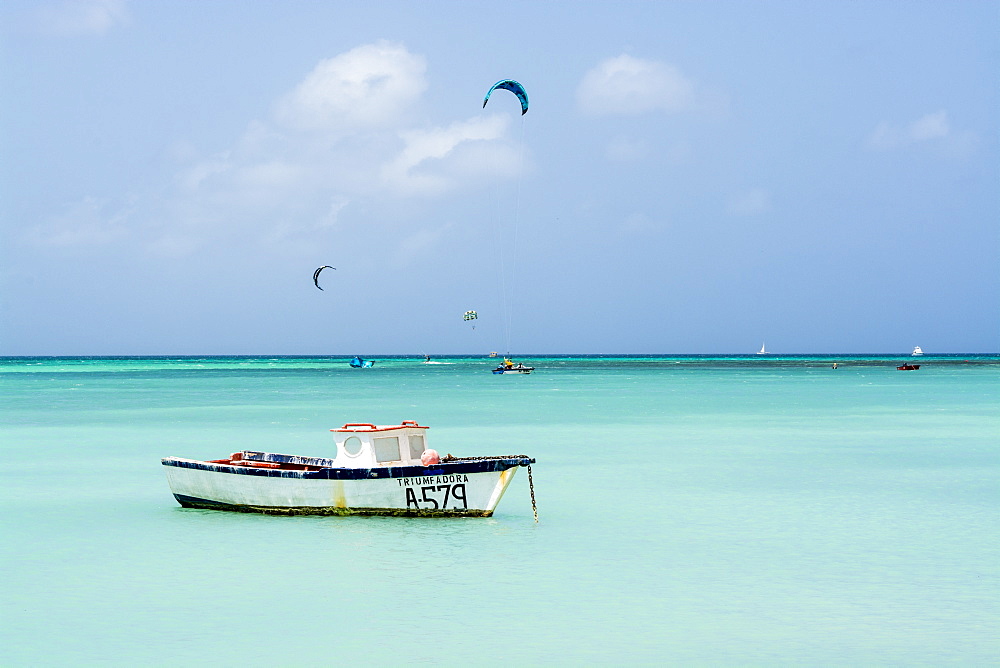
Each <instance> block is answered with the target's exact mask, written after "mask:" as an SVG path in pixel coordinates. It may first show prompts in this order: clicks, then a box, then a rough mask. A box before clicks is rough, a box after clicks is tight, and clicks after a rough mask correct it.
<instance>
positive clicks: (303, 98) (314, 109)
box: [276, 41, 427, 133]
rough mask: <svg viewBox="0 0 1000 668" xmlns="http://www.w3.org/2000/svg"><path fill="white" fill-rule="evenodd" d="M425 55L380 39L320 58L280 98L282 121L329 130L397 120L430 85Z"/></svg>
mask: <svg viewBox="0 0 1000 668" xmlns="http://www.w3.org/2000/svg"><path fill="white" fill-rule="evenodd" d="M426 69H427V65H426V62H425V61H424V58H423V57H422V56H417V55H414V54H411V53H410V52H408V51H407V50H406V48H405V47H404V46H402V45H400V44H393V43H390V42H386V41H380V42H377V43H375V44H366V45H364V46H359V47H357V48H355V49H352V50H350V51H348V52H346V53H343V54H341V55H339V56H335V57H333V58H329V59H327V60H324V61H321V62H320V63H319V64H318V65H317V66H316V67H315V69H313V71H312V72H311V73H310V74H309V75H308V76H307V77H306V78H305V80H304V81H303V82H302V83H301V84H299V85H298V86H297V87H296V88H295V90H294V91H292V92H291V93H290V94H289V95H288V96H286V97H285V98H284V99H283V100H281V101H280V102H279V104H278V107H277V112H276V116H277V118H278V120H279V121H280V122H282V123H283V124H285V125H287V126H289V127H292V128H296V129H305V130H322V131H326V132H330V133H342V132H345V131H354V130H356V129H358V128H372V127H375V128H377V127H384V126H386V125H388V124H391V123H393V122H396V121H398V120H399V119H400V117H401V116H403V115H404V114H405V112H406V108H407V107H409V106H411V105H413V104H414V103H415V101H416V100H417V99H418V98H419V97H420V95H421V94H422V93H423V92H424V90H425V89H426V88H427V82H426V80H425V78H424V73H425V71H426Z"/></svg>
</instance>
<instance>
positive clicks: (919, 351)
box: [910, 346, 924, 355]
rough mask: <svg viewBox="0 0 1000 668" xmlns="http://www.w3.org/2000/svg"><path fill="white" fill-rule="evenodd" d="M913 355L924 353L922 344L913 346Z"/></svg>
mask: <svg viewBox="0 0 1000 668" xmlns="http://www.w3.org/2000/svg"><path fill="white" fill-rule="evenodd" d="M910 354H911V355H923V354H924V351H923V350H921V349H920V346H913V352H912V353H910Z"/></svg>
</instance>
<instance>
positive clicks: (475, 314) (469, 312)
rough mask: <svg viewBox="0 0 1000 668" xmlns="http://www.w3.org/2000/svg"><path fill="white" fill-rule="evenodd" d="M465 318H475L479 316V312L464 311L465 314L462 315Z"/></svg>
mask: <svg viewBox="0 0 1000 668" xmlns="http://www.w3.org/2000/svg"><path fill="white" fill-rule="evenodd" d="M462 317H463V318H464V319H465V320H475V319H476V318H478V317H479V314H478V313H476V312H475V311H466V312H465V315H464V316H462Z"/></svg>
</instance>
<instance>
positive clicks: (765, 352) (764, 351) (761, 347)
mask: <svg viewBox="0 0 1000 668" xmlns="http://www.w3.org/2000/svg"><path fill="white" fill-rule="evenodd" d="M757 354H758V355H766V354H767V351H766V350H764V344H763V343H762V344H760V350H758V351H757Z"/></svg>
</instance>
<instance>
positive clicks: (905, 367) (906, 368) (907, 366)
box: [896, 364, 920, 371]
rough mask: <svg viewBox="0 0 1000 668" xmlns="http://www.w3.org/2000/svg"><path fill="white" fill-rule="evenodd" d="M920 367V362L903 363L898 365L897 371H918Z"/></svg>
mask: <svg viewBox="0 0 1000 668" xmlns="http://www.w3.org/2000/svg"><path fill="white" fill-rule="evenodd" d="M919 368H920V365H919V364H902V365H900V366H897V367H896V371H916V370H917V369H919Z"/></svg>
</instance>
